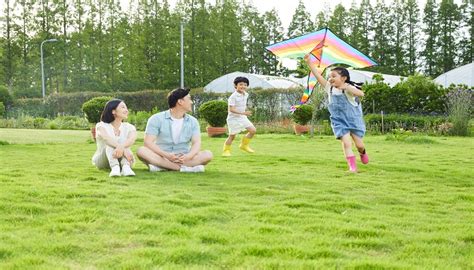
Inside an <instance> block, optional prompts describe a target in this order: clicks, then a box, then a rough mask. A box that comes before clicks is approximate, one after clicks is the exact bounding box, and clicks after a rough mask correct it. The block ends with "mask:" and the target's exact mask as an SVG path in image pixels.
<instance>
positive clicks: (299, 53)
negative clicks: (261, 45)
mask: <svg viewBox="0 0 474 270" xmlns="http://www.w3.org/2000/svg"><path fill="white" fill-rule="evenodd" d="M266 49H267V50H269V51H271V52H272V53H273V54H275V55H276V56H277V57H278V58H279V59H282V58H290V59H302V58H303V57H304V56H305V55H306V54H308V53H310V55H311V56H310V61H311V62H313V63H316V66H317V67H318V70H319V71H321V73H323V72H324V70H325V69H326V68H327V67H328V66H330V65H333V64H345V65H348V66H351V67H355V68H364V67H370V66H374V65H377V63H376V62H375V61H374V60H372V59H371V58H369V57H368V56H366V55H364V54H362V53H361V52H360V51H358V50H356V49H355V48H354V47H352V46H351V45H349V44H347V43H346V42H345V41H343V40H342V39H340V38H339V37H337V36H336V35H335V34H334V33H333V32H331V30H329V28H324V29H321V30H318V31H316V32H313V33H310V34H306V35H303V36H300V37H296V38H292V39H289V40H285V41H282V42H278V43H275V44H273V45H270V46H268V47H266ZM316 83H317V80H316V77H315V76H314V74H313V73H312V72H310V73H309V76H308V83H307V86H306V89H305V91H304V93H303V97H301V100H300V102H299V104H300V105H302V104H305V103H306V102H307V101H308V99H309V97H310V96H311V93H312V92H313V89H314V87H315V86H316ZM297 107H299V106H296V107H295V106H292V111H294V110H295V109H296V108H297Z"/></svg>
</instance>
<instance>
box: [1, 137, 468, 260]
mask: <svg viewBox="0 0 474 270" xmlns="http://www.w3.org/2000/svg"><path fill="white" fill-rule="evenodd" d="M89 136H90V132H88V131H54V130H11V129H0V164H1V166H0V268H1V269H24V268H40V269H56V268H73V269H104V268H105V269H107V268H113V269H117V268H119V269H147V268H167V269H168V268H174V269H176V268H187V269H209V268H219V269H220V268H239V269H314V268H321V269H327V268H331V269H334V268H344V269H407V268H408V269H473V268H474V263H473V262H474V247H473V243H474V188H473V187H474V178H473V175H474V166H473V165H474V162H473V157H474V155H473V153H474V138H457V137H430V138H427V137H420V138H419V139H418V137H414V139H412V140H405V141H397V140H387V139H386V137H385V136H369V137H367V138H366V140H365V142H366V144H367V150H368V153H369V156H370V158H371V161H370V163H369V164H368V165H366V166H362V165H361V164H360V162H359V168H360V173H358V174H350V173H348V172H346V171H347V165H346V163H345V160H344V158H343V156H342V150H341V147H340V145H339V143H338V142H337V141H336V140H334V139H333V138H332V137H319V136H318V137H314V138H307V137H297V136H292V135H258V136H257V138H256V139H255V140H253V142H252V147H254V149H255V150H256V151H257V153H256V154H254V155H246V154H244V153H242V152H240V151H238V150H237V147H236V145H234V149H233V150H234V151H233V153H234V156H233V157H231V158H227V159H225V158H222V157H220V153H221V152H220V150H221V146H222V144H223V142H224V138H213V139H209V138H207V136H204V135H203V146H204V148H205V149H210V150H212V151H213V152H214V153H215V159H214V160H213V161H212V162H211V163H210V164H209V166H207V168H206V172H205V173H204V174H182V173H177V172H160V173H154V174H152V173H149V172H148V171H147V170H146V167H145V166H144V165H143V164H137V166H135V172H136V173H137V176H136V177H134V178H123V177H122V178H114V179H111V178H109V177H108V172H105V171H99V170H97V169H95V168H94V167H93V166H92V164H91V161H90V159H91V156H92V154H93V152H94V151H95V144H93V143H92V142H91V140H90V139H89ZM139 137H140V138H142V134H140V135H139ZM141 144H143V140H142V139H140V140H139V141H138V142H137V145H136V146H135V149H136V148H137V147H138V146H139V145H141Z"/></svg>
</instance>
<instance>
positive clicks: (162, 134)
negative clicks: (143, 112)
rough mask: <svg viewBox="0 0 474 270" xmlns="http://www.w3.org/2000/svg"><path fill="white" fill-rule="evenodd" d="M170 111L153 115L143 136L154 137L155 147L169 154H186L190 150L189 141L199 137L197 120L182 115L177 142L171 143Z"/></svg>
mask: <svg viewBox="0 0 474 270" xmlns="http://www.w3.org/2000/svg"><path fill="white" fill-rule="evenodd" d="M172 123H173V119H172V118H171V113H170V110H167V111H164V112H159V113H157V114H154V115H152V116H151V117H150V119H148V123H147V124H146V129H145V134H147V135H153V136H156V142H155V143H156V145H158V147H160V149H161V150H163V151H166V152H171V153H175V154H177V153H188V152H189V151H190V150H191V139H192V137H194V136H201V130H200V128H199V122H198V120H197V119H196V118H195V117H193V116H191V115H189V114H185V115H184V120H183V127H182V128H181V134H180V135H179V138H178V142H177V143H175V142H174V141H173V133H172V130H171V125H172Z"/></svg>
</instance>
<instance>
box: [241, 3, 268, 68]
mask: <svg viewBox="0 0 474 270" xmlns="http://www.w3.org/2000/svg"><path fill="white" fill-rule="evenodd" d="M241 22H242V30H243V31H242V32H243V33H245V34H244V38H243V42H244V44H245V58H246V63H247V64H248V66H247V68H246V70H247V71H248V72H251V73H257V74H262V73H263V68H264V65H265V59H264V57H262V56H263V55H264V54H265V46H266V45H268V37H267V29H266V28H265V23H264V18H263V16H260V14H259V13H258V12H257V11H256V8H255V7H254V6H251V5H246V6H244V8H243V13H242V19H241Z"/></svg>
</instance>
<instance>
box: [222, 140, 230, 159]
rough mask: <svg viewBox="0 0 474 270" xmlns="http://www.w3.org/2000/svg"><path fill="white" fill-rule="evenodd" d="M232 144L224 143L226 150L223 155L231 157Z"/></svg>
mask: <svg viewBox="0 0 474 270" xmlns="http://www.w3.org/2000/svg"><path fill="white" fill-rule="evenodd" d="M231 146H232V145H227V144H225V143H224V152H222V156H223V157H230V156H231V154H230V147H231Z"/></svg>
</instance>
